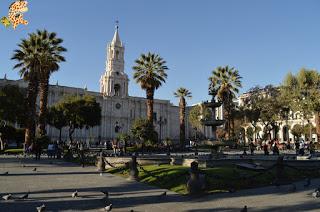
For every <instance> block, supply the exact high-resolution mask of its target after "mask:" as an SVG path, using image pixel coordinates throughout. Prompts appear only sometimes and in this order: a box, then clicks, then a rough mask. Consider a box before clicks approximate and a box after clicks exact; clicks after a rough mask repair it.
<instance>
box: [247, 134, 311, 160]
mask: <svg viewBox="0 0 320 212" xmlns="http://www.w3.org/2000/svg"><path fill="white" fill-rule="evenodd" d="M249 150H250V152H251V154H254V151H256V150H263V152H264V155H269V154H270V153H271V152H272V154H273V155H279V154H280V150H295V151H296V154H297V155H300V156H303V155H305V154H306V152H309V153H310V154H311V155H313V154H314V153H315V144H314V142H306V141H304V139H303V138H299V139H298V140H296V141H295V142H294V143H291V142H283V143H280V141H279V140H278V139H272V140H266V141H261V140H256V141H251V142H250V144H249Z"/></svg>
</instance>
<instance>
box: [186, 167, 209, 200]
mask: <svg viewBox="0 0 320 212" xmlns="http://www.w3.org/2000/svg"><path fill="white" fill-rule="evenodd" d="M205 189H206V188H205V176H204V175H202V174H200V171H199V168H198V163H197V162H195V161H193V162H192V163H191V168H190V178H189V180H188V182H187V190H188V192H189V194H190V195H201V194H203V193H204V191H205Z"/></svg>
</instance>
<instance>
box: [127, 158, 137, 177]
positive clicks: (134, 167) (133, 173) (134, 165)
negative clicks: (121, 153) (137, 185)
mask: <svg viewBox="0 0 320 212" xmlns="http://www.w3.org/2000/svg"><path fill="white" fill-rule="evenodd" d="M137 165H138V164H137V156H135V155H133V156H132V160H131V162H130V176H129V179H130V180H138V176H139V171H138V168H137Z"/></svg>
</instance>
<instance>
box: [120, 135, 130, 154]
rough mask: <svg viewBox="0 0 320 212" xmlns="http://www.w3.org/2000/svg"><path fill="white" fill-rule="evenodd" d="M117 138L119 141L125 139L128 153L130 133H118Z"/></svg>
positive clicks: (125, 151) (125, 147) (125, 148)
mask: <svg viewBox="0 0 320 212" xmlns="http://www.w3.org/2000/svg"><path fill="white" fill-rule="evenodd" d="M117 139H118V140H119V141H123V142H124V153H127V145H128V141H129V140H130V134H128V133H119V134H118V135H117Z"/></svg>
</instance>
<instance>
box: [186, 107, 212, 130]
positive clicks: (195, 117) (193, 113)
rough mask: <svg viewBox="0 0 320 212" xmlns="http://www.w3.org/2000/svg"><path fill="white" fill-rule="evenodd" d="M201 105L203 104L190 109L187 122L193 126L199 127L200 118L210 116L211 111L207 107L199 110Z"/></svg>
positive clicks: (200, 125)
mask: <svg viewBox="0 0 320 212" xmlns="http://www.w3.org/2000/svg"><path fill="white" fill-rule="evenodd" d="M201 107H204V106H201V105H196V106H193V107H192V108H191V109H190V112H189V122H190V124H191V125H192V127H193V128H197V129H201V127H202V123H201V119H208V118H210V116H211V111H210V110H209V109H208V108H204V110H203V111H201ZM202 113H203V114H202Z"/></svg>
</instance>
